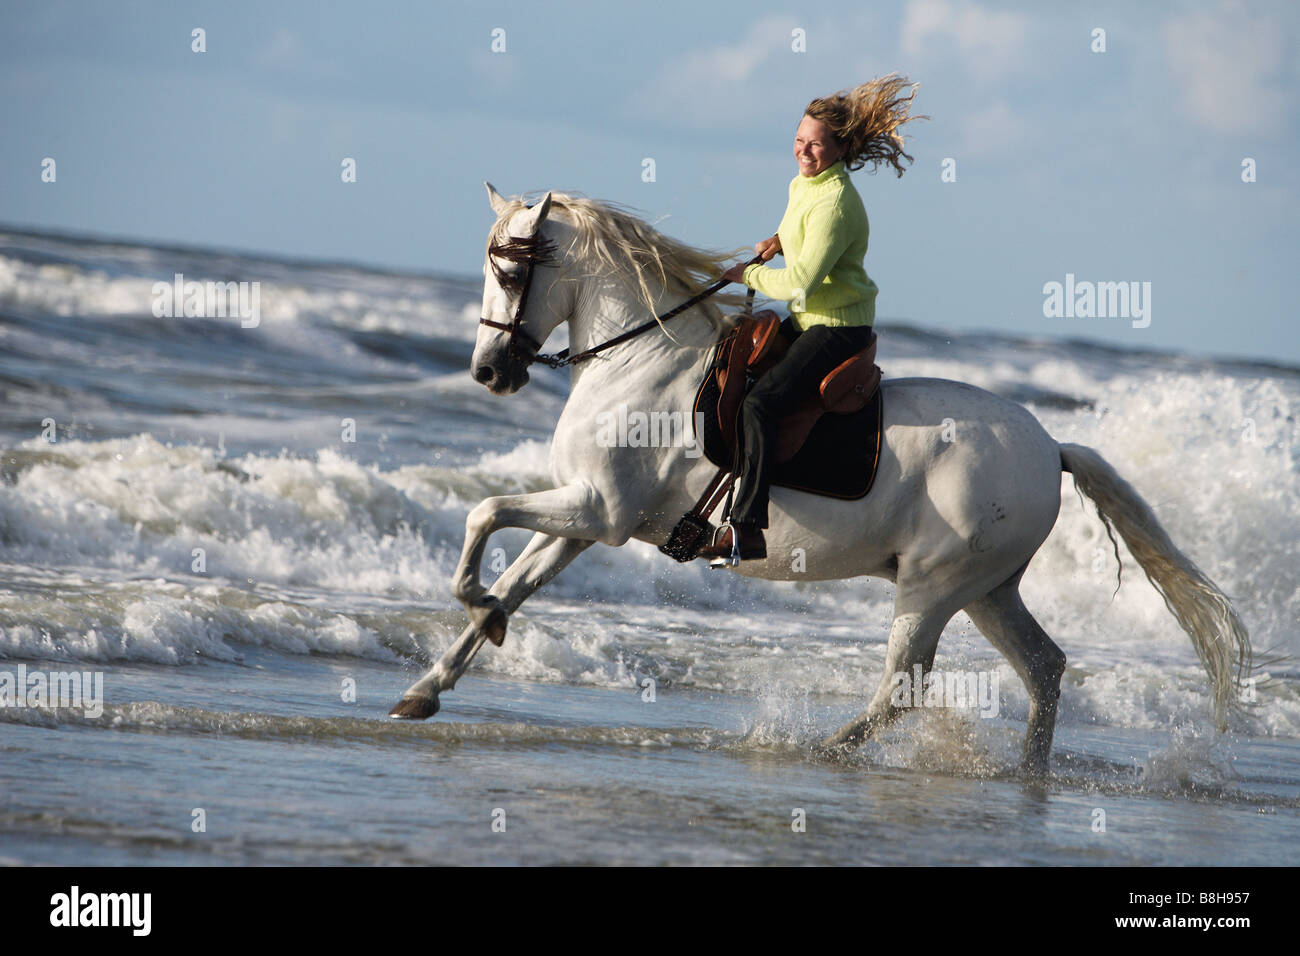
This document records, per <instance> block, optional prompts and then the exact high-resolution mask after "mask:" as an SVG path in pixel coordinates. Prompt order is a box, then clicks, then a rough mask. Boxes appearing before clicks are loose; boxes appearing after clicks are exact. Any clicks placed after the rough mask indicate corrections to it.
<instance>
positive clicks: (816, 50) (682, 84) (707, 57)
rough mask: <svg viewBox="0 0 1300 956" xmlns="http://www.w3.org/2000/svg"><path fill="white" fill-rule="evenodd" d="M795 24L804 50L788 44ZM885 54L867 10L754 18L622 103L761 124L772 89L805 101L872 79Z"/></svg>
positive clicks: (710, 123)
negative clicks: (726, 39)
mask: <svg viewBox="0 0 1300 956" xmlns="http://www.w3.org/2000/svg"><path fill="white" fill-rule="evenodd" d="M796 28H800V29H802V30H804V32H805V37H806V43H807V52H804V53H796V52H794V50H793V49H792V46H791V45H792V42H793V37H792V31H793V30H795V29H796ZM873 47H874V50H873ZM873 53H874V55H873ZM889 54H892V50H890V49H889V48H888V47H887V45H886V44H885V43H884V42H883V34H882V31H881V30H880V29H879V28H878V27H877V26H876V18H875V15H874V14H872V13H870V12H861V11H859V12H855V13H850V14H837V15H836V16H834V17H822V18H820V19H815V20H814V19H811V18H810V17H808V16H804V15H797V16H796V15H793V14H790V15H779V16H778V15H771V16H764V17H759V18H758V19H756V20H754V21H753V22H752V23H751V24H750V25H749V27H748V29H746V30H745V32H744V33H743V34H742V35H741V36H740V37H739V38H738V39H736V40H733V41H730V42H723V43H717V44H713V45H711V46H705V47H699V48H696V49H693V50H688V51H686V52H685V53H683V54H682V55H680V56H677V57H675V58H673V59H672V60H670V61H668V62H666V63H665V64H664V65H663V67H662V68H661V69H660V70H659V71H658V72H657V73H656V74H655V75H654V76H653V77H651V78H650V79H649V81H648V82H647V83H646V85H645V86H644V87H643V88H642V89H641V90H640V91H639V92H638V93H636V94H635V95H634V96H632V97H631V98H630V99H629V102H628V104H627V107H626V109H627V111H628V112H629V113H631V114H634V115H640V116H648V117H652V118H655V119H659V120H663V121H666V122H668V123H671V124H674V125H676V124H679V123H681V124H686V125H690V126H694V127H700V128H703V127H724V128H727V129H736V128H749V127H753V126H754V125H755V124H757V125H759V126H764V125H767V124H770V123H771V121H772V100H773V96H774V95H784V94H787V93H789V92H790V90H791V89H795V88H797V89H799V90H800V93H799V96H798V97H796V99H799V105H800V106H802V105H803V104H804V103H806V102H807V101H808V100H809V99H811V98H812V97H813V96H815V95H819V94H826V93H831V92H834V91H835V90H837V89H839V88H842V87H846V86H852V85H853V84H854V83H861V82H864V81H865V80H867V79H870V78H871V77H872V76H874V75H875V72H871V71H870V70H869V69H868V66H867V64H868V63H869V62H872V61H873V60H874V61H879V60H881V59H882V58H884V57H885V56H886V55H889ZM876 72H888V71H883V70H882V71H876ZM823 77H824V78H825V79H823Z"/></svg>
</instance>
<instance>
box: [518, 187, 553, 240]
mask: <svg viewBox="0 0 1300 956" xmlns="http://www.w3.org/2000/svg"><path fill="white" fill-rule="evenodd" d="M550 211H551V194H550V193H549V192H548V193H547V194H546V195H545V196H543V197H542V201H541V202H539V203H535V204H534V205H532V206H530V207H529V209H528V218H527V219H525V220H524V222H525V224H526V226H527V229H528V232H529V233H530V234H531V233H535V232H536V231H537V230H538V228H540V227H541V225H542V223H544V222H545V221H546V215H547V213H549V212H550Z"/></svg>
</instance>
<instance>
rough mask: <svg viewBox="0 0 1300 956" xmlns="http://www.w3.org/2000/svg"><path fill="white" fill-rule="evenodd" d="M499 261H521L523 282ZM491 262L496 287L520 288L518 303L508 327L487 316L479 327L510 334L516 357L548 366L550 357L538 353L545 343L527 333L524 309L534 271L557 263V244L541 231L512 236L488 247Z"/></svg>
mask: <svg viewBox="0 0 1300 956" xmlns="http://www.w3.org/2000/svg"><path fill="white" fill-rule="evenodd" d="M497 259H504V260H506V261H507V262H522V263H523V265H524V276H523V279H516V278H515V277H514V276H512V275H510V274H509V273H507V272H505V271H504V270H502V268H501V267H500V266H499V265H497V263H496V260H497ZM488 261H489V262H491V263H492V272H493V274H494V275H495V276H496V279H497V284H499V285H501V286H503V287H504V288H507V289H513V288H518V289H519V302H518V304H517V305H516V306H515V315H514V318H513V319H511V321H510V324H509V325H505V324H503V323H501V322H493V321H492V320H491V319H489V318H487V317H486V316H482V317H480V318H479V320H478V321H479V324H480V325H488V326H491V327H492V328H494V329H501V330H502V331H504V332H509V333H510V340H509V350H510V354H511V355H512V356H513V357H515V358H517V359H520V360H522V361H523V362H524V363H526V364H527V363H531V362H543V363H545V364H549V363H547V362H546V359H548V358H550V356H542V355H538V354H537V353H538V352H540V351H541V349H542V343H541V342H539V341H537V339H535V338H533V337H532V336H531V335H529V334H528V333H527V332H526V331H525V330H524V310H525V309H526V308H528V290H529V289H531V288H532V287H533V271H534V269H535V268H536V267H537V266H539V265H549V264H551V263H552V262H554V261H555V243H554V242H553V241H552V240H550V239H547V238H546V237H544V236H543V235H542V233H541V230H538V231H537V232H536V233H534V234H533V235H531V236H527V237H525V238H523V239H519V238H516V237H514V236H511V237H510V238H508V239H506V241H505V242H494V243H492V244H491V245H490V246H488ZM520 339H523V340H524V341H525V342H526V343H527V344H529V345H531V346H532V351H531V352H525V351H523V350H522V349H520V347H519V340H520ZM552 367H555V366H552Z"/></svg>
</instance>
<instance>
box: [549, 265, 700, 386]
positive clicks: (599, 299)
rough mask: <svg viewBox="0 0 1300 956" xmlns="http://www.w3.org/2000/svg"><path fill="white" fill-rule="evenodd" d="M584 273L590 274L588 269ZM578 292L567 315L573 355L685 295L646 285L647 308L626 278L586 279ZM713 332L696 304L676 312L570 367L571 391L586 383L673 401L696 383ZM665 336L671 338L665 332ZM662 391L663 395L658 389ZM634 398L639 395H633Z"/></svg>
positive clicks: (630, 326) (662, 309)
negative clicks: (651, 305)
mask: <svg viewBox="0 0 1300 956" xmlns="http://www.w3.org/2000/svg"><path fill="white" fill-rule="evenodd" d="M589 274H590V273H589ZM586 284H589V287H587V288H583V289H582V290H580V291H579V294H578V296H577V306H576V308H575V309H574V313H573V316H572V317H571V318H570V319H569V341H570V346H569V351H570V353H571V354H577V353H578V352H580V351H582V350H583V349H588V348H593V347H595V346H597V345H600V344H602V343H604V342H607V341H609V340H610V339H612V338H614V337H616V336H618V335H621V334H622V333H624V332H628V331H631V330H632V329H634V328H636V327H637V326H639V325H642V324H644V323H645V322H647V321H649V320H650V319H652V318H653V317H654V316H655V315H662V314H663V313H664V312H667V311H668V310H669V309H671V308H673V307H674V306H676V305H678V304H680V303H681V302H682V301H683V300H685V299H686V298H688V297H689V293H685V292H681V291H672V292H665V291H664V290H663V289H662V288H660V287H658V286H657V285H656V286H652V287H651V293H652V296H653V300H654V310H653V312H651V311H649V310H647V308H646V304H645V301H644V300H643V299H642V298H641V296H640V295H639V294H638V290H636V289H634V288H632V287H631V285H630V283H629V282H627V281H622V280H617V279H603V278H599V279H589V280H586V283H584V285H586ZM718 334H719V333H718V331H717V329H716V327H715V326H714V324H713V323H712V322H711V321H710V320H709V317H708V315H707V313H706V312H705V311H704V309H703V308H701V307H700V306H698V305H697V306H695V307H694V308H692V309H689V310H688V311H686V312H684V313H682V314H681V315H678V316H676V317H674V318H672V319H670V320H668V321H667V322H666V323H663V327H662V328H660V329H649V330H648V331H646V332H643V333H641V334H640V335H638V336H636V337H635V338H633V339H630V340H628V341H627V342H623V343H620V344H619V345H616V346H614V347H613V348H611V349H609V350H607V351H605V352H601V353H599V354H597V355H596V356H594V357H592V358H590V359H587V360H585V361H583V362H580V363H578V364H577V365H575V366H574V367H573V379H572V382H573V392H575V393H576V392H578V391H579V387H580V386H581V390H582V391H586V390H587V389H588V388H592V387H595V388H617V389H619V390H620V391H621V392H623V393H625V394H629V397H631V395H632V394H636V393H644V392H646V391H651V392H655V393H657V394H658V395H660V396H661V400H663V401H666V402H670V403H675V402H676V401H678V400H680V399H681V395H678V394H677V393H678V392H679V391H680V392H682V394H683V395H684V394H685V393H686V392H687V391H689V390H691V389H693V388H694V387H695V386H696V385H698V384H699V382H698V381H695V378H696V377H697V376H696V375H694V374H692V373H694V372H696V371H697V370H698V369H699V367H700V364H701V362H702V360H703V357H704V355H705V354H706V353H707V351H708V349H709V348H711V347H712V345H713V344H714V343H715V342H716V341H717V338H718ZM669 336H671V338H670V337H669ZM665 390H666V391H667V392H668V393H669V394H664V392H665ZM637 397H639V398H641V397H644V396H643V395H637Z"/></svg>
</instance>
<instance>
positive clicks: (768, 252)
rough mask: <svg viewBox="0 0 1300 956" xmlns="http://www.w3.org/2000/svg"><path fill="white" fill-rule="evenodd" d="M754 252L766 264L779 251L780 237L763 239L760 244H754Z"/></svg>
mask: <svg viewBox="0 0 1300 956" xmlns="http://www.w3.org/2000/svg"><path fill="white" fill-rule="evenodd" d="M754 251H755V252H756V253H758V254H759V255H760V256H762V257H763V261H764V262H767V260H768V259H771V258H772V257H773V256H774V255H776V254H777V253H778V252H780V251H781V237H780V236H773V237H772V238H771V239H764V240H763V241H762V242H756V243H754Z"/></svg>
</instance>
